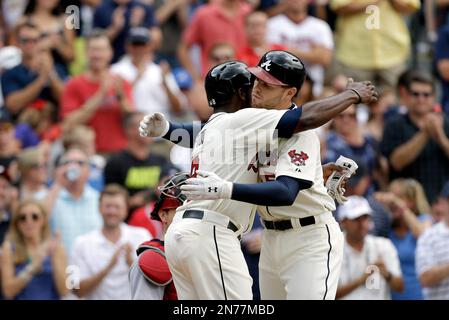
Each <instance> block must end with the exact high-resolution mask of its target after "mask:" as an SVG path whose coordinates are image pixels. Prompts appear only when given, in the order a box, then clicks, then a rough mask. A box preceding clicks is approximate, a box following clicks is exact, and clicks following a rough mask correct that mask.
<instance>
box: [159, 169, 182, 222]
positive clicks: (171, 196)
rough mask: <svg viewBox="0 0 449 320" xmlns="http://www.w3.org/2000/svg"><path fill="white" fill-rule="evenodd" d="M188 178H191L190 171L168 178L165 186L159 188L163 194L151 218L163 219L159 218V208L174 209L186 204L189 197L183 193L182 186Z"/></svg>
mask: <svg viewBox="0 0 449 320" xmlns="http://www.w3.org/2000/svg"><path fill="white" fill-rule="evenodd" d="M188 178H190V175H189V174H188V173H185V172H180V173H177V174H175V175H174V176H173V177H171V178H170V179H168V180H167V181H166V182H165V184H164V185H163V186H161V187H159V188H158V189H159V191H160V192H161V195H160V197H159V199H158V200H157V202H156V204H155V205H154V209H153V211H152V212H151V218H152V219H153V220H159V221H160V220H161V219H160V218H159V210H161V209H173V208H177V207H179V206H181V205H182V204H184V202H185V201H186V200H187V198H186V196H185V195H183V194H182V193H181V188H180V187H181V186H182V185H183V184H184V183H185V181H186V180H187V179H188Z"/></svg>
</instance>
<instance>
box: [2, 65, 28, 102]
mask: <svg viewBox="0 0 449 320" xmlns="http://www.w3.org/2000/svg"><path fill="white" fill-rule="evenodd" d="M15 72H16V69H11V70H8V71H5V73H3V75H2V76H1V83H2V93H3V98H4V99H6V97H7V96H9V95H10V94H11V93H14V92H16V91H18V90H20V89H23V88H22V87H21V86H20V83H19V81H18V80H17V79H16V74H15Z"/></svg>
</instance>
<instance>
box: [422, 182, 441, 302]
mask: <svg viewBox="0 0 449 320" xmlns="http://www.w3.org/2000/svg"><path fill="white" fill-rule="evenodd" d="M439 201H442V206H443V207H445V208H446V210H442V213H443V214H442V219H441V221H440V222H439V223H436V224H435V225H434V226H432V227H431V228H429V229H427V230H426V232H424V234H422V235H421V237H420V238H419V239H418V245H417V248H416V273H417V274H418V275H419V281H420V282H421V285H422V287H423V294H424V297H425V299H427V300H448V299H449V181H448V182H447V183H446V184H445V185H444V187H443V190H442V191H441V194H440V197H439Z"/></svg>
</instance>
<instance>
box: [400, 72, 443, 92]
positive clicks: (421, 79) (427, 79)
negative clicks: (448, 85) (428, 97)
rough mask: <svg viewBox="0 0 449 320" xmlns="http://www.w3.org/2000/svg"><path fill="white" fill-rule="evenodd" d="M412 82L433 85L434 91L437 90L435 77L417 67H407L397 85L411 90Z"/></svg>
mask: <svg viewBox="0 0 449 320" xmlns="http://www.w3.org/2000/svg"><path fill="white" fill-rule="evenodd" d="M412 82H418V83H424V84H428V85H430V86H431V87H432V91H435V87H434V86H435V83H434V81H433V78H432V76H431V75H430V74H428V73H427V72H423V71H420V70H416V69H407V70H406V71H404V72H403V73H402V74H401V75H400V76H399V78H398V83H397V87H399V86H403V87H405V88H406V89H407V90H408V91H410V89H411V86H412Z"/></svg>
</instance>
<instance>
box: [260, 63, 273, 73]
mask: <svg viewBox="0 0 449 320" xmlns="http://www.w3.org/2000/svg"><path fill="white" fill-rule="evenodd" d="M270 66H271V60H267V61H265V62H264V63H261V64H260V67H261V68H263V69H265V71H270Z"/></svg>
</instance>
